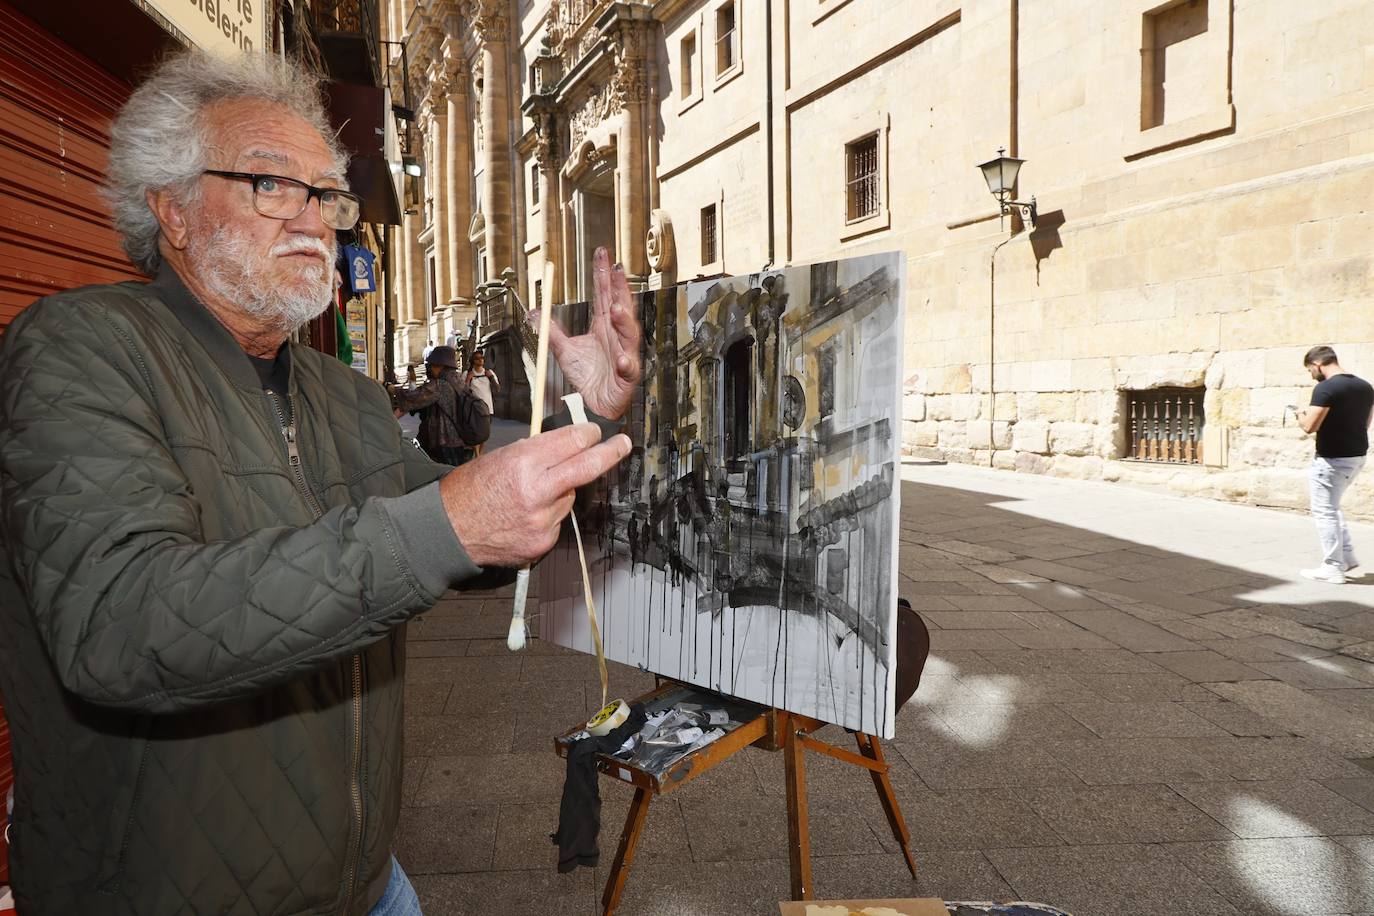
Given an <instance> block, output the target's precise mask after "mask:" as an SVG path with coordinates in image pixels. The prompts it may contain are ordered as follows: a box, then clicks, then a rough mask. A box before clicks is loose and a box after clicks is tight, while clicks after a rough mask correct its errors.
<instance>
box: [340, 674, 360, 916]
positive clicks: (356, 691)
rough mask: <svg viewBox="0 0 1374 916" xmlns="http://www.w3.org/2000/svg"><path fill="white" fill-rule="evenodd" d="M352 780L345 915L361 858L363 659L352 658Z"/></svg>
mask: <svg viewBox="0 0 1374 916" xmlns="http://www.w3.org/2000/svg"><path fill="white" fill-rule="evenodd" d="M352 674H353V778H352V782H351V784H350V785H349V791H350V792H351V799H350V800H351V801H352V802H353V820H354V826H355V827H357V836H358V841H357V842H358V846H357V849H356V850H354V851H352V855H350V856H348V883H347V886H346V888H345V895H344V908H343V911H344V912H345V913H347V912H348V911H349V907H350V906H351V905H352V903H353V892H354V891H355V890H356V887H355V885H356V884H357V880H358V868H359V866H360V865H361V864H362V858H363V789H362V782H361V777H360V775H359V774H360V773H361V772H362V766H363V658H362V656H361V655H355V656H353V672H352Z"/></svg>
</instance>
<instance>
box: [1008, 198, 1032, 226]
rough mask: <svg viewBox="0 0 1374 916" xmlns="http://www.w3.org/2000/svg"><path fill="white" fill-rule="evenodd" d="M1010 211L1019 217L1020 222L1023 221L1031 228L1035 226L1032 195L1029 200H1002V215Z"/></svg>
mask: <svg viewBox="0 0 1374 916" xmlns="http://www.w3.org/2000/svg"><path fill="white" fill-rule="evenodd" d="M1012 213H1015V214H1016V215H1017V216H1019V217H1021V222H1023V223H1025V224H1026V225H1027V226H1030V227H1031V228H1032V229H1034V228H1035V216H1036V210H1035V198H1034V197H1032V198H1031V199H1030V200H1029V201H1021V200H1004V201H1002V215H1003V216H1008V215H1010V214H1012Z"/></svg>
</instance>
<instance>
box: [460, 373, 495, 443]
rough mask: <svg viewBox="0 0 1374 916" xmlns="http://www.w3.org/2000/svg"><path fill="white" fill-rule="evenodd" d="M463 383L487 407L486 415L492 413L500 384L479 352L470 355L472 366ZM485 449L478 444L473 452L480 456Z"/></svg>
mask: <svg viewBox="0 0 1374 916" xmlns="http://www.w3.org/2000/svg"><path fill="white" fill-rule="evenodd" d="M463 381H464V383H465V384H466V385H467V388H468V390H469V391H471V392H472V393H473V394H474V395H476V396H477V397H478V398H480V399H481V400H482V403H484V404H486V405H487V414H488V415H490V414H492V413H494V412H495V410H496V406H495V403H494V401H493V395H495V394H496V392H498V391H500V390H501V382H500V381H499V380H498V379H497V378H496V373H495V372H492V371H491V370H490V369H488V368H487V355H486V354H485V353H483V352H482V351H481V350H478V351H477V352H476V353H474V354H472V365H471V366H470V367H469V368H468V374H467V376H466V377H465V378H464V380H463ZM485 447H486V444H485V443H482V442H479V443H477V445H476V446H475V447H474V449H473V450H474V451H475V452H476V453H477V454H478V455H480V454H482V449H484V448H485Z"/></svg>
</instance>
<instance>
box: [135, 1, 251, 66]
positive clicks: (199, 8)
mask: <svg viewBox="0 0 1374 916" xmlns="http://www.w3.org/2000/svg"><path fill="white" fill-rule="evenodd" d="M137 2H138V4H139V6H142V7H143V8H144V9H145V10H147V11H148V12H150V13H153V14H154V18H158V19H161V20H163V21H164V22H165V23H166V24H167V25H169V26H171V31H172V32H173V33H174V34H176V35H178V37H180V38H183V39H184V40H186V41H188V42H190V43H191V44H193V45H195V46H196V47H198V48H204V49H205V50H207V51H217V52H221V53H232V52H235V51H264V50H267V49H268V47H269V42H268V40H267V18H268V17H267V10H265V9H264V8H263V7H264V6H266V5H267V2H268V0H137Z"/></svg>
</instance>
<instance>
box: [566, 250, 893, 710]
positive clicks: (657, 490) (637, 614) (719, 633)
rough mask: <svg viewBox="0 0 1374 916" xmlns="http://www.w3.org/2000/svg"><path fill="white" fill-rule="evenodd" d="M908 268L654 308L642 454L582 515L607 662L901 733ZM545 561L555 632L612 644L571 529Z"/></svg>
mask: <svg viewBox="0 0 1374 916" xmlns="http://www.w3.org/2000/svg"><path fill="white" fill-rule="evenodd" d="M903 268H904V264H903V261H902V258H901V256H900V255H897V254H891V255H875V256H869V257H861V258H853V259H849V260H842V261H832V262H827V263H825V264H817V265H813V266H810V267H796V268H788V269H785V270H779V271H772V272H765V273H761V274H753V275H750V276H746V277H735V278H730V279H720V280H710V281H704V282H697V283H689V284H686V285H683V286H678V287H675V288H672V289H667V290H659V291H651V292H646V293H643V294H642V295H641V296H640V297H639V301H640V305H641V319H642V321H643V325H644V383H643V385H642V387H641V390H640V391H639V393H638V394H637V396H636V398H635V402H634V404H633V406H632V407H631V410H630V412H629V414H628V415H627V417H626V422H627V426H628V432H629V434H630V437H631V439H632V440H633V442H634V450H633V452H632V453H631V455H630V457H629V458H628V459H626V461H625V462H624V463H623V464H622V465H621V467H620V468H619V469H618V470H617V471H615V472H613V473H612V474H611V475H609V476H608V477H607V478H605V479H604V480H603V481H602V482H600V483H599V484H598V485H597V486H596V487H593V488H589V489H588V490H586V491H584V492H582V493H580V494H579V496H578V500H577V505H576V508H575V510H574V511H575V512H576V513H577V516H578V521H579V524H580V526H581V529H582V535H583V539H584V546H585V549H586V552H587V561H588V566H589V569H590V573H591V580H592V587H593V594H594V599H595V606H596V612H597V619H598V622H599V625H600V629H601V633H602V638H603V641H604V645H605V651H606V657H607V658H608V659H611V660H613V661H618V662H622V663H624V664H627V665H633V666H636V667H639V668H643V669H645V670H648V671H652V672H655V673H657V674H662V675H665V676H667V677H671V678H676V679H678V680H680V681H684V682H686V683H690V684H694V685H698V686H701V687H706V688H708V689H710V690H715V691H719V692H721V693H724V694H728V695H732V696H736V697H741V698H743V699H747V700H753V701H755V702H759V703H763V704H767V705H770V706H776V707H779V708H782V709H787V710H790V711H792V712H796V713H800V714H803V715H808V716H814V717H816V718H819V719H823V720H825V721H827V722H833V723H836V724H838V725H842V726H845V727H847V728H852V729H856V730H859V731H864V732H868V733H870V734H875V735H879V736H882V737H890V736H891V734H892V724H893V710H892V705H893V704H892V698H893V677H892V674H893V671H894V666H895V656H894V640H893V635H894V632H895V604H896V591H895V588H896V562H897V518H898V493H899V491H900V487H899V486H898V485H897V481H898V478H899V471H900V468H899V460H898V449H899V444H900V443H899V435H900V416H901V413H900V385H901V378H902V365H901V363H902V316H903V309H902V294H903ZM556 314H557V316H558V317H559V319H560V320H561V321H562V322H563V324H564V327H566V328H568V329H569V330H571V331H574V332H578V331H580V330H582V326H585V324H586V322H587V308H586V306H585V305H583V306H567V307H563V308H562V309H561V311H558V310H556ZM553 385H554V389H555V390H554V391H553V392H552V394H554V395H555V396H556V395H561V394H564V393H566V392H564V391H562V390H557V389H558V388H559V383H558V382H557V381H555V382H554V383H553ZM541 571H542V578H541V586H540V592H539V593H540V596H541V598H540V602H541V603H540V617H539V621H540V624H539V626H540V635H541V637H542V638H544V639H548V640H550V641H552V642H555V643H558V644H560V645H564V646H570V647H572V648H575V649H578V650H581V651H585V652H591V651H594V650H593V646H592V638H591V628H590V624H589V622H588V619H587V613H586V606H585V603H584V599H583V593H582V584H581V583H582V576H581V572H580V570H579V568H578V559H577V548H576V545H575V543H574V541H573V536H572V532H571V527H570V526H566V525H565V528H564V533H563V537H562V539H561V541H560V542H559V545H558V547H557V548H555V550H554V552H553V553H552V554H551V555H550V556H548V557H547V558H545V559H544V561H543V562H542V565H541Z"/></svg>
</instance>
